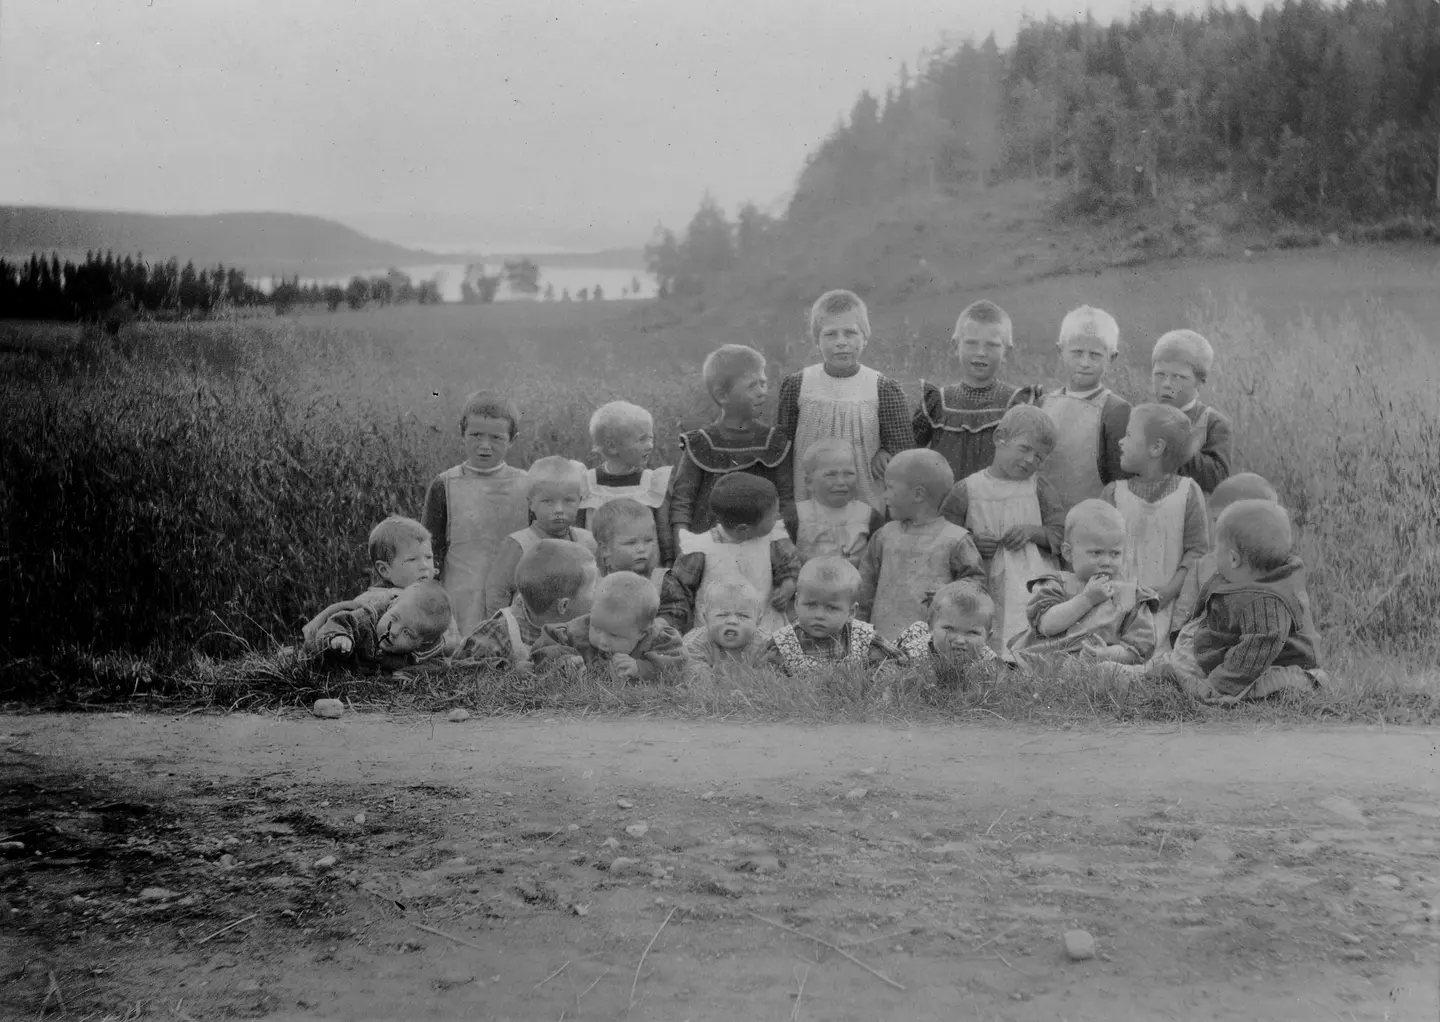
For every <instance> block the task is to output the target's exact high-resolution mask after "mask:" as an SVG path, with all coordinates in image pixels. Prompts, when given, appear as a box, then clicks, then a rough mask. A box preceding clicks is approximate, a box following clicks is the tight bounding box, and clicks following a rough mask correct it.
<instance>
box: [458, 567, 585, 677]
mask: <svg viewBox="0 0 1440 1022" xmlns="http://www.w3.org/2000/svg"><path fill="white" fill-rule="evenodd" d="M596 577H597V572H596V568H595V557H594V555H592V554H591V553H590V551H589V550H587V549H586V548H585V547H583V546H581V545H580V544H579V543H571V542H570V541H568V540H563V539H542V540H540V541H539V542H538V543H536V544H535V545H534V546H532V547H531V548H530V549H529V550H526V551H525V554H524V556H522V557H521V558H520V563H519V564H517V565H516V566H515V588H516V590H517V593H516V596H515V601H514V602H513V603H512V604H511V605H510V606H508V607H501V608H500V609H499V610H497V611H496V612H495V613H494V614H493V615H491V616H490V617H489V618H488V619H486V620H485V621H482V622H481V623H480V625H479V626H478V627H476V629H475V630H474V631H473V632H471V633H470V634H469V635H467V636H466V637H465V640H464V642H462V643H461V644H460V648H459V649H458V650H457V651H456V652H455V654H454V655H453V656H452V657H451V663H452V664H453V665H457V666H478V667H483V668H485V669H486V670H492V671H521V672H525V673H528V672H529V671H530V670H531V661H530V650H531V648H532V647H533V646H534V645H535V642H536V640H538V639H539V638H540V632H541V630H542V629H544V627H545V626H546V625H551V624H559V623H562V622H565V621H569V620H571V619H573V618H576V617H579V616H581V615H583V614H588V613H589V612H590V600H591V598H592V596H593V594H594V591H595V582H596Z"/></svg>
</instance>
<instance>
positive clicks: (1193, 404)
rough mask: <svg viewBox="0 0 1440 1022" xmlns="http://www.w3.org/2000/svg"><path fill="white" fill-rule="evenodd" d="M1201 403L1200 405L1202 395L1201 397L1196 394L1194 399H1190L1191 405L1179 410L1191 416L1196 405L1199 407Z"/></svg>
mask: <svg viewBox="0 0 1440 1022" xmlns="http://www.w3.org/2000/svg"><path fill="white" fill-rule="evenodd" d="M1199 403H1200V395H1199V394H1196V395H1195V396H1194V397H1192V398H1191V399H1190V403H1189V404H1187V405H1185V406H1183V407H1182V408H1180V409H1179V410H1180V411H1182V412H1184V413H1185V414H1186V415H1189V414H1190V410H1191V409H1192V408H1194V407H1195V406H1196V405H1198V404H1199Z"/></svg>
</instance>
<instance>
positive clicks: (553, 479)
mask: <svg viewBox="0 0 1440 1022" xmlns="http://www.w3.org/2000/svg"><path fill="white" fill-rule="evenodd" d="M525 496H526V499H527V500H528V501H529V502H530V514H531V515H533V516H534V519H535V520H534V521H532V522H531V523H530V524H529V525H527V526H526V527H525V528H523V529H518V530H516V531H515V532H512V533H510V535H509V536H507V537H505V540H504V542H502V543H501V544H500V549H499V550H498V551H497V552H496V554H495V561H494V563H493V564H491V566H490V574H489V577H488V578H487V580H486V582H485V605H486V606H487V607H489V608H490V612H491V613H492V614H494V613H495V612H496V611H499V610H502V609H504V608H505V607H508V606H510V601H511V600H513V599H515V566H516V565H517V564H519V563H520V558H521V557H523V556H524V554H525V551H527V550H529V549H530V548H531V547H533V546H534V545H535V544H536V543H538V542H540V541H541V540H542V539H564V540H569V541H570V542H571V543H579V544H580V545H581V546H583V547H584V548H585V549H586V550H589V551H590V552H591V553H592V554H593V553H594V552H595V537H594V536H592V535H591V534H590V533H589V531H588V530H586V529H582V528H579V527H578V526H577V525H576V524H575V515H576V514H577V513H578V512H579V510H580V501H581V499H582V498H583V497H584V496H585V466H584V465H582V464H580V462H578V461H571V460H570V459H569V458H562V457H560V456H559V455H551V456H550V457H548V458H541V459H540V460H539V461H537V462H535V464H533V465H531V466H530V471H528V472H526V473H525Z"/></svg>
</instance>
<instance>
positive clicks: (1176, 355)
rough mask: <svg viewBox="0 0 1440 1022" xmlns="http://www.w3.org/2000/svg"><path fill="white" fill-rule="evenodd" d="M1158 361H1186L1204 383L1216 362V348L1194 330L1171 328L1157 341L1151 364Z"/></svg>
mask: <svg viewBox="0 0 1440 1022" xmlns="http://www.w3.org/2000/svg"><path fill="white" fill-rule="evenodd" d="M1156 362H1184V363H1185V364H1186V365H1188V366H1189V367H1190V368H1191V369H1193V370H1194V371H1195V379H1196V380H1197V381H1198V382H1200V383H1204V382H1205V377H1207V376H1209V375H1210V367H1211V366H1213V365H1214V364H1215V349H1214V348H1212V347H1210V342H1209V341H1207V340H1206V339H1205V337H1204V336H1203V335H1202V334H1198V333H1196V332H1195V331H1194V330H1171V331H1170V332H1169V333H1164V334H1161V335H1160V339H1159V340H1158V341H1156V342H1155V350H1154V351H1152V352H1151V353H1150V364H1151V365H1154V364H1155V363H1156Z"/></svg>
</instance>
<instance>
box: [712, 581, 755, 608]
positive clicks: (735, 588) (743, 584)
mask: <svg viewBox="0 0 1440 1022" xmlns="http://www.w3.org/2000/svg"><path fill="white" fill-rule="evenodd" d="M731 594H733V595H736V596H737V597H738V598H739V599H741V600H744V601H745V602H746V603H748V604H750V606H751V608H752V609H753V610H755V611H756V612H758V611H759V610H760V591H759V590H758V589H756V588H755V587H754V586H752V585H751V584H750V583H749V582H748V581H746V580H745V579H743V578H720V579H716V580H715V581H714V582H711V583H710V584H708V585H707V586H706V587H705V589H704V595H703V596H702V598H701V599H702V602H703V603H704V604H705V609H706V611H707V616H708V611H709V609H710V608H711V607H714V606H715V600H716V598H717V597H720V596H724V595H731Z"/></svg>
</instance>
